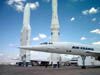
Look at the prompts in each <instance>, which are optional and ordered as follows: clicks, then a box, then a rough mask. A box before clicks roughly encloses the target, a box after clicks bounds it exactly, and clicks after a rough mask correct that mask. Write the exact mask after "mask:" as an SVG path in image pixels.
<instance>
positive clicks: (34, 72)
mask: <svg viewBox="0 0 100 75" xmlns="http://www.w3.org/2000/svg"><path fill="white" fill-rule="evenodd" d="M0 75H100V68H86V69H81V67H77V66H64V67H60V68H52V67H47V68H45V67H43V66H33V67H18V66H4V65H0Z"/></svg>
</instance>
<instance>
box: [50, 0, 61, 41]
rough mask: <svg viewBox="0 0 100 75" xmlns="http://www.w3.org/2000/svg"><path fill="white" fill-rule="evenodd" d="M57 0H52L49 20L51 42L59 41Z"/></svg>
mask: <svg viewBox="0 0 100 75" xmlns="http://www.w3.org/2000/svg"><path fill="white" fill-rule="evenodd" d="M57 8H58V5H57V0H52V20H51V42H57V41H59V35H60V32H59V28H60V26H59V20H58V10H57Z"/></svg>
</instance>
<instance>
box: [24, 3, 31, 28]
mask: <svg viewBox="0 0 100 75" xmlns="http://www.w3.org/2000/svg"><path fill="white" fill-rule="evenodd" d="M23 25H24V27H26V28H30V4H29V3H27V4H26V5H25V8H24V17H23Z"/></svg>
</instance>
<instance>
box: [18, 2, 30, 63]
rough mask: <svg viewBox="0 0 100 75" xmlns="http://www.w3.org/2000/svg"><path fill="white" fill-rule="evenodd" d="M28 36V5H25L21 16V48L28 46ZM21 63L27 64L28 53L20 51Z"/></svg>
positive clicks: (28, 59)
mask: <svg viewBox="0 0 100 75" xmlns="http://www.w3.org/2000/svg"><path fill="white" fill-rule="evenodd" d="M30 36H31V27H30V5H29V3H27V4H26V5H25V8H24V16H23V28H22V30H21V40H20V42H21V46H29V45H30ZM20 57H21V59H20V60H21V61H22V62H23V61H24V62H29V61H30V51H27V50H23V49H21V50H20Z"/></svg>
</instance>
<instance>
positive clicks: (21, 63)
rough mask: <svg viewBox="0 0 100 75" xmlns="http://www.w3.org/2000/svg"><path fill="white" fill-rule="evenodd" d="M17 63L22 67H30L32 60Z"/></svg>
mask: <svg viewBox="0 0 100 75" xmlns="http://www.w3.org/2000/svg"><path fill="white" fill-rule="evenodd" d="M16 65H17V66H22V67H28V66H29V65H30V62H17V63H16Z"/></svg>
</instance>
